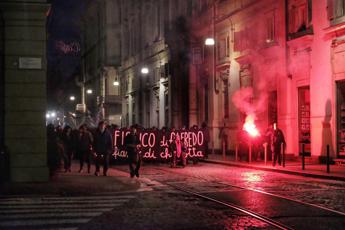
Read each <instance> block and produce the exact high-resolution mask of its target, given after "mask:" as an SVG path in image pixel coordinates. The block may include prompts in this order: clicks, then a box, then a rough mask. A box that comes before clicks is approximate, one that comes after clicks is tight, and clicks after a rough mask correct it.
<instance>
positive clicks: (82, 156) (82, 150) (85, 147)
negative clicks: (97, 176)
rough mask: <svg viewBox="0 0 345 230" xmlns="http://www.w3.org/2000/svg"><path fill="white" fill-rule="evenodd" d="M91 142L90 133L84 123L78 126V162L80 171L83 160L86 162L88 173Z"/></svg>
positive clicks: (88, 171) (80, 170)
mask: <svg viewBox="0 0 345 230" xmlns="http://www.w3.org/2000/svg"><path fill="white" fill-rule="evenodd" d="M92 144H93V136H92V134H91V133H90V132H89V131H88V130H87V126H86V124H83V125H81V126H80V127H79V134H78V138H77V151H78V157H79V162H80V168H79V172H80V173H81V172H82V171H83V166H84V162H86V163H87V173H90V167H91V157H92V156H91V154H92Z"/></svg>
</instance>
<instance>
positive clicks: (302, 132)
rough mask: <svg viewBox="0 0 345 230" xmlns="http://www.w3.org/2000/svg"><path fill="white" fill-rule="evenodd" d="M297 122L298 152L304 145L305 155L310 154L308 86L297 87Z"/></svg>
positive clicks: (300, 151) (300, 152)
mask: <svg viewBox="0 0 345 230" xmlns="http://www.w3.org/2000/svg"><path fill="white" fill-rule="evenodd" d="M298 123H299V129H298V130H299V154H300V155H302V149H303V146H304V154H305V156H310V155H311V148H310V146H311V145H310V141H311V139H310V90H309V87H301V88H298Z"/></svg>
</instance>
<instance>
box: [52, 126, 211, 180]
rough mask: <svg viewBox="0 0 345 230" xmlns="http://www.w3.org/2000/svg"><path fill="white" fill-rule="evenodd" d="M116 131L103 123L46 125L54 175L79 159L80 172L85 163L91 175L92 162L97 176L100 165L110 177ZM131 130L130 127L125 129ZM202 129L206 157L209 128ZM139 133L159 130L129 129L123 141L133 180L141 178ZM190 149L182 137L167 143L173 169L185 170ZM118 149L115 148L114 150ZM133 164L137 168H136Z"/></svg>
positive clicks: (164, 128)
mask: <svg viewBox="0 0 345 230" xmlns="http://www.w3.org/2000/svg"><path fill="white" fill-rule="evenodd" d="M115 129H118V126H116V125H108V126H107V125H106V123H105V122H103V121H101V122H99V124H98V127H97V128H90V127H87V125H86V124H83V125H81V126H80V127H79V129H72V128H71V127H70V126H68V125H66V126H64V127H63V128H62V127H60V126H57V127H54V125H52V124H49V125H48V126H47V152H48V166H49V169H50V173H51V175H54V174H55V172H56V171H57V170H58V169H60V168H62V167H63V169H64V172H66V173H67V172H71V171H72V169H71V165H72V164H71V163H72V160H73V159H76V160H79V170H78V172H79V173H82V172H83V171H84V164H85V163H86V166H87V168H86V171H87V173H91V166H92V163H94V165H95V171H94V175H96V176H99V175H100V168H101V165H102V166H103V175H104V176H107V171H108V168H109V161H110V157H111V155H112V154H113V153H114V150H115V149H114V141H113V140H112V133H113V131H114V130H115ZM122 129H125V130H128V128H122ZM193 129H195V130H197V129H198V127H197V126H196V125H194V126H192V127H191V128H190V130H193ZM201 129H202V130H203V132H204V133H205V140H206V141H205V146H204V147H205V157H207V152H208V141H209V132H208V128H207V125H206V124H205V123H203V125H202V127H201ZM137 130H139V131H141V130H147V131H155V130H157V131H158V129H157V128H156V127H152V128H150V129H144V128H143V127H140V126H139V125H133V126H131V127H130V131H131V132H130V134H129V135H127V136H126V138H125V141H124V148H125V150H126V151H127V154H128V159H127V162H128V165H129V172H130V176H131V177H134V176H136V177H139V168H140V165H141V160H142V156H140V154H139V149H140V147H141V146H140V140H139V135H138V133H137ZM184 130H186V127H182V128H181V129H180V130H179V131H184ZM161 132H162V133H163V134H164V133H170V132H177V130H176V129H175V128H174V127H172V128H171V129H168V128H166V127H163V128H162V129H161ZM187 147H188V143H187V140H186V138H183V137H180V135H176V136H174V138H172V139H171V140H169V143H168V150H169V154H170V155H171V158H170V166H171V167H177V166H179V165H180V166H182V167H185V166H186V164H187V157H186V153H187ZM115 148H116V147H115ZM192 160H193V163H194V164H196V163H197V162H198V159H197V158H193V159H192ZM133 165H134V166H133Z"/></svg>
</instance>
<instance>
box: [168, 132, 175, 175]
mask: <svg viewBox="0 0 345 230" xmlns="http://www.w3.org/2000/svg"><path fill="white" fill-rule="evenodd" d="M176 150H177V146H176V135H173V136H172V139H171V140H170V143H169V152H170V154H171V161H170V167H171V168H175V167H176Z"/></svg>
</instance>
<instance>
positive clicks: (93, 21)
mask: <svg viewBox="0 0 345 230" xmlns="http://www.w3.org/2000/svg"><path fill="white" fill-rule="evenodd" d="M120 12H121V5H120V0H106V1H103V0H97V1H89V4H87V7H86V10H85V14H84V16H83V24H82V65H81V66H82V67H81V68H82V69H81V73H82V74H81V75H82V76H81V79H80V82H79V85H80V86H81V95H82V96H81V98H82V100H81V104H82V105H83V106H82V108H85V109H87V110H88V111H90V112H91V114H92V115H93V116H95V117H97V118H98V119H105V120H107V121H108V122H109V123H111V124H117V125H120V124H121V106H122V105H121V98H120V86H119V78H118V74H117V72H116V68H117V67H118V66H119V65H120V63H121V47H120V45H121V39H120V34H121V25H120V15H121V13H120ZM91 92H92V93H91Z"/></svg>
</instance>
